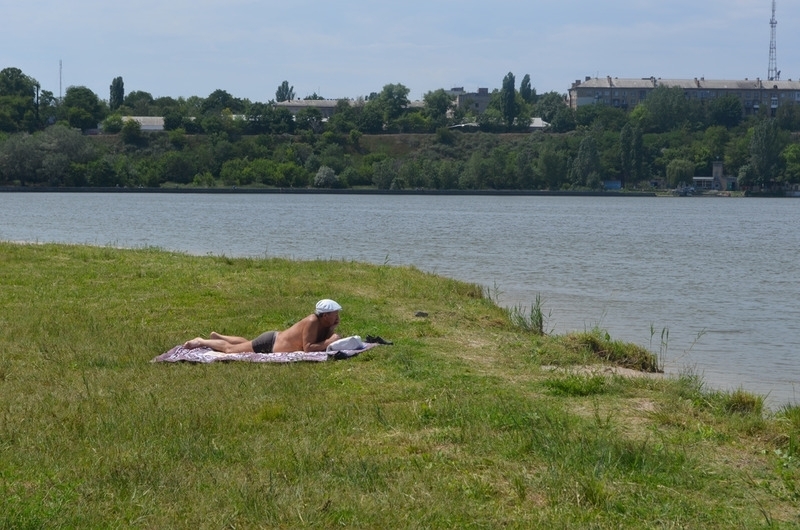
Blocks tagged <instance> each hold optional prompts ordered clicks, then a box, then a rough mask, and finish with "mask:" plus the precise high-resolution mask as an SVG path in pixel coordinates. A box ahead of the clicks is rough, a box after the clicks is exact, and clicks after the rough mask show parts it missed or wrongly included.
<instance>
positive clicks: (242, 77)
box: [0, 0, 800, 102]
mask: <svg viewBox="0 0 800 530" xmlns="http://www.w3.org/2000/svg"><path fill="white" fill-rule="evenodd" d="M0 6H2V7H1V9H0V69H2V68H7V67H16V68H19V69H21V70H22V71H23V72H24V73H25V74H26V75H28V76H31V77H33V78H35V79H36V80H37V81H39V83H40V84H41V86H42V88H43V89H45V90H50V91H52V92H53V93H54V94H55V95H59V90H61V91H62V92H63V91H66V89H67V87H68V86H71V85H79V86H86V87H88V88H90V89H91V90H93V91H94V92H95V93H96V94H97V95H98V96H100V98H102V99H106V100H107V99H108V97H109V86H110V85H111V81H112V80H113V79H114V78H115V77H117V76H121V77H122V78H123V81H124V85H125V92H126V93H129V92H131V91H134V90H143V91H146V92H150V93H151V94H152V95H153V96H154V97H160V96H172V97H179V96H184V97H188V96H201V97H206V96H208V95H209V94H210V93H211V92H213V91H214V90H217V89H222V90H226V91H227V92H229V93H230V94H231V95H233V96H235V97H239V98H248V99H250V100H253V101H262V102H266V101H269V100H271V99H274V98H275V90H276V89H277V87H278V85H279V84H280V83H281V82H282V81H283V80H287V81H289V84H290V85H292V86H294V91H295V94H296V95H297V96H298V97H300V98H302V97H304V96H308V95H311V94H312V93H314V92H316V93H317V94H319V95H321V96H323V97H326V98H342V97H358V96H363V95H367V94H369V93H370V92H380V90H381V88H382V87H383V86H384V85H386V84H388V83H402V84H403V85H405V86H406V87H408V88H409V89H410V91H411V92H410V97H411V99H421V98H422V96H423V95H424V94H425V93H426V92H428V91H431V90H436V89H437V88H450V87H456V86H460V87H461V86H463V87H464V88H465V89H466V90H468V91H474V90H477V88H479V87H486V88H489V89H490V90H492V89H495V88H500V86H501V84H502V80H503V77H504V76H505V75H506V74H507V73H508V72H513V73H514V75H515V76H516V81H517V87H519V82H520V81H521V80H522V77H523V76H524V75H525V74H530V76H531V84H532V85H533V87H534V88H535V89H536V91H537V92H538V93H540V94H541V93H543V92H547V91H551V90H554V91H557V92H559V93H565V92H566V91H567V90H568V89H569V87H570V85H571V83H572V82H573V81H575V80H576V79H583V78H584V77H585V76H597V75H599V76H601V77H604V76H606V75H610V76H612V77H650V76H655V77H663V78H690V79H691V78H694V77H701V76H704V77H706V78H707V79H743V78H750V79H754V78H756V77H761V78H762V79H765V78H766V77H767V70H768V66H769V62H768V61H769V40H770V25H769V21H770V17H771V16H772V2H771V0H604V1H591V2H590V1H586V0H580V1H579V0H521V1H518V0H507V1H505V2H499V1H497V0H482V1H473V0H458V1H452V0H428V1H425V2H421V1H417V0H407V1H405V2H402V1H393V2H380V1H378V0H372V1H369V2H368V1H365V0H331V1H327V2H321V1H316V2H312V1H307V0H288V1H287V0H284V1H281V2H274V1H271V0H260V1H259V0H192V1H189V0H137V1H123V2H115V1H113V0H73V1H71V2H65V1H63V0H59V1H56V0H26V1H25V2H21V1H19V0H0ZM776 18H777V21H778V26H777V65H778V68H779V69H780V70H781V79H789V78H791V79H795V80H797V79H800V2H798V1H797V0H792V1H791V2H789V1H788V0H778V2H777V16H776ZM59 61H62V64H63V69H62V73H61V84H60V85H59ZM59 87H61V89H60V88H59Z"/></svg>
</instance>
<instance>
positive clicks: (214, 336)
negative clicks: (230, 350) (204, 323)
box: [209, 331, 224, 339]
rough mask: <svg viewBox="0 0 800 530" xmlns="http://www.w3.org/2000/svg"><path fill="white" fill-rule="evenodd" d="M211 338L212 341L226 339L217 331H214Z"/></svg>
mask: <svg viewBox="0 0 800 530" xmlns="http://www.w3.org/2000/svg"><path fill="white" fill-rule="evenodd" d="M209 336H210V337H211V338H212V339H224V337H223V336H222V335H220V334H219V333H217V332H216V331H212V332H211V335H209Z"/></svg>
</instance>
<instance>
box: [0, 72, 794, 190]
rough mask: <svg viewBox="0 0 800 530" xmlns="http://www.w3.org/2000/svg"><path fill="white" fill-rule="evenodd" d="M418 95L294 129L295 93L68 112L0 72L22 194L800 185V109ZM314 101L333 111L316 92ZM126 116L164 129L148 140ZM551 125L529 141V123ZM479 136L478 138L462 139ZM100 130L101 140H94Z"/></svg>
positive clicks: (391, 97)
mask: <svg viewBox="0 0 800 530" xmlns="http://www.w3.org/2000/svg"><path fill="white" fill-rule="evenodd" d="M408 94H409V89H408V88H407V87H405V86H404V85H402V84H399V83H397V84H387V85H385V86H384V87H382V89H381V90H380V91H379V92H373V93H371V94H369V95H366V96H363V97H359V98H356V99H354V100H339V101H337V103H336V107H335V111H334V113H333V115H332V116H331V117H330V118H329V119H323V116H322V114H321V113H320V111H319V110H317V109H315V108H306V109H303V110H301V111H299V112H298V113H297V114H296V115H293V114H292V113H291V112H290V111H289V110H287V109H286V108H285V107H281V106H279V105H276V102H280V101H287V100H292V99H294V98H295V94H294V87H292V86H290V85H289V83H288V81H284V82H283V83H281V85H279V86H278V87H277V90H276V91H275V98H274V99H272V100H270V101H267V102H253V101H250V100H248V99H240V98H236V97H234V96H233V95H231V94H229V93H228V92H226V91H224V90H216V91H214V92H212V93H211V94H210V95H209V96H208V97H205V98H203V97H199V96H192V97H189V98H171V97H160V98H153V97H152V95H151V94H149V93H148V92H144V91H132V92H130V93H125V88H124V82H123V79H122V78H121V77H117V78H114V79H113V80H112V82H111V85H110V87H109V97H108V99H107V100H103V99H101V98H100V97H99V96H98V95H97V94H95V93H94V92H92V91H91V90H90V89H88V88H86V87H82V86H71V87H69V88H67V90H66V93H65V95H64V97H63V98H58V97H55V95H54V94H53V93H52V92H51V91H48V90H42V89H41V87H40V85H39V83H38V82H37V81H36V80H35V79H33V78H31V77H29V76H27V75H25V74H24V73H23V72H22V71H21V70H19V69H17V68H5V69H3V70H2V71H0V184H2V185H24V186H56V187H58V186H131V187H138V186H143V187H159V186H167V185H169V186H173V185H178V186H203V187H214V186H279V187H289V186H294V187H307V186H317V187H354V186H358V187H370V186H372V187H378V188H384V189H388V188H395V189H403V188H425V189H551V190H553V189H573V190H584V189H592V190H594V189H602V187H603V182H604V181H609V180H616V181H619V182H620V184H621V185H622V186H623V187H624V188H628V189H632V188H636V189H648V188H652V187H653V186H666V187H674V186H677V185H679V184H681V183H689V184H690V183H691V179H692V177H693V176H695V175H710V174H711V166H712V163H713V162H714V161H718V160H720V161H723V162H724V167H725V173H726V174H728V175H733V176H736V177H737V178H738V183H739V186H740V187H742V188H752V189H759V188H768V187H776V186H783V185H786V184H798V183H800V141H798V137H797V135H796V134H795V133H796V132H797V131H800V106H798V105H796V104H795V103H793V102H792V103H784V104H782V105H781V106H780V107H779V108H778V109H777V112H776V114H775V116H770V115H767V114H766V113H765V114H761V115H756V116H749V117H747V118H745V117H744V116H743V109H742V106H741V102H740V101H739V100H738V99H737V98H735V97H732V96H725V97H721V98H717V99H713V100H711V101H710V102H708V103H706V102H701V101H699V100H692V99H688V98H686V96H685V95H684V93H683V91H682V90H681V89H680V88H668V87H658V88H656V89H655V90H653V91H652V92H651V93H650V94H649V95H648V98H647V99H646V100H645V101H644V102H643V103H641V104H639V105H637V106H636V107H635V108H634V109H633V110H632V111H630V112H627V111H625V110H623V109H619V108H613V107H608V106H602V105H588V106H581V107H579V108H578V109H571V108H570V107H569V106H568V105H567V104H566V103H565V98H564V96H563V95H561V94H558V93H556V92H548V93H545V94H541V95H539V94H537V93H536V90H535V89H534V88H533V87H532V86H531V79H530V76H529V75H527V74H526V75H525V76H524V77H523V79H522V80H521V82H520V83H519V85H518V86H517V83H516V78H515V76H514V74H513V73H511V72H509V73H508V74H507V75H506V76H505V77H504V78H503V80H502V83H501V86H500V88H499V89H494V90H493V91H492V93H491V100H490V104H489V106H488V108H487V109H486V110H485V111H484V112H482V113H480V114H476V113H475V111H474V110H473V109H472V106H469V105H467V106H464V107H461V108H459V107H458V106H457V105H456V104H455V100H454V97H453V96H451V95H450V94H449V93H448V92H446V91H445V90H443V89H439V90H434V91H430V92H427V93H426V94H425V95H424V97H423V101H422V105H420V106H417V105H411V102H410V101H409V99H408ZM306 99H323V98H322V97H321V96H318V95H317V94H316V93H315V94H313V95H312V96H309V97H307V98H306ZM128 116H159V117H163V119H164V129H165V131H164V132H161V133H146V132H143V131H142V130H141V126H140V125H139V123H138V122H137V121H135V120H126V119H125V118H126V117H128ZM534 116H535V117H541V118H542V119H543V120H544V121H546V122H548V123H549V124H550V127H549V128H548V129H547V130H546V131H543V132H534V133H531V132H530V131H529V126H530V123H531V118H532V117H534ZM459 124H474V125H475V126H476V128H477V129H476V132H472V133H468V132H462V131H461V130H458V131H456V130H453V129H452V128H451V127H452V126H454V125H459ZM98 126H99V128H98Z"/></svg>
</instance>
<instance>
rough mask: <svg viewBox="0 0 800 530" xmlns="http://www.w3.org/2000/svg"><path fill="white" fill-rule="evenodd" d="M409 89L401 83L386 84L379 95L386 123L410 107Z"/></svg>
mask: <svg viewBox="0 0 800 530" xmlns="http://www.w3.org/2000/svg"><path fill="white" fill-rule="evenodd" d="M408 93H409V89H408V88H406V87H405V86H403V85H401V84H400V83H396V84H394V83H390V84H388V85H384V86H383V89H382V90H381V93H380V94H379V95H378V101H379V102H380V103H381V107H382V109H383V114H384V123H387V124H388V123H390V122H391V121H393V120H396V119H397V118H399V117H400V116H401V115H402V114H403V112H405V110H406V108H407V107H408V103H409V101H408Z"/></svg>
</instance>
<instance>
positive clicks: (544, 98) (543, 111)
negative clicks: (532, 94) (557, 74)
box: [533, 92, 567, 123]
mask: <svg viewBox="0 0 800 530" xmlns="http://www.w3.org/2000/svg"><path fill="white" fill-rule="evenodd" d="M566 106H567V105H566V103H565V102H564V96H562V95H561V94H559V93H558V92H545V93H544V94H542V95H541V97H539V98H538V99H537V101H536V105H535V106H534V110H533V113H534V116H539V117H540V118H542V119H543V120H544V121H546V122H548V123H552V122H553V121H554V120H555V117H556V114H557V113H558V112H559V111H560V110H561V109H563V108H564V107H566Z"/></svg>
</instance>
